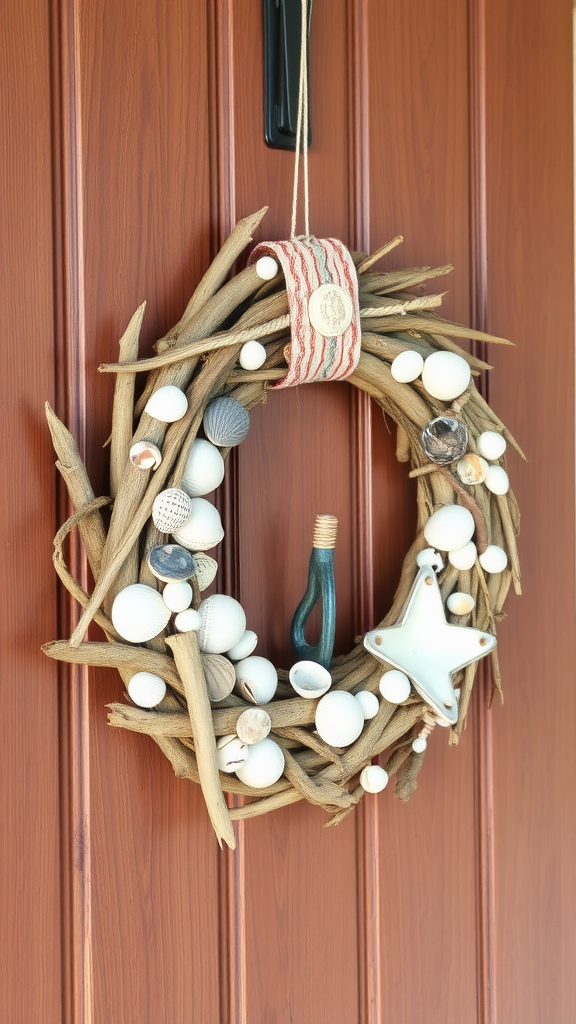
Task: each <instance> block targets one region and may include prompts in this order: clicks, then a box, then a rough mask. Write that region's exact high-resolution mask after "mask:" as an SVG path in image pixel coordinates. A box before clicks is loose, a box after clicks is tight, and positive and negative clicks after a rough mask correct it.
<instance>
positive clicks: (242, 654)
mask: <svg viewBox="0 0 576 1024" xmlns="http://www.w3.org/2000/svg"><path fill="white" fill-rule="evenodd" d="M257 643H258V637H257V636H256V633H254V632H253V630H251V629H247V630H246V631H245V632H244V634H243V635H242V636H241V637H240V639H239V641H238V643H237V644H235V645H234V647H231V648H230V650H229V651H226V657H228V658H230V661H242V658H249V657H250V655H251V654H252V651H254V650H256V644H257Z"/></svg>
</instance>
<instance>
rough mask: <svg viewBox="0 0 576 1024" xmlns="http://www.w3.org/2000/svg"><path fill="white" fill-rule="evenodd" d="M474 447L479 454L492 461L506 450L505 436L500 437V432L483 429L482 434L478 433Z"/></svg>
mask: <svg viewBox="0 0 576 1024" xmlns="http://www.w3.org/2000/svg"><path fill="white" fill-rule="evenodd" d="M476 447H477V449H478V451H479V452H480V455H483V456H484V458H485V459H490V461H491V462H494V460H495V459H499V458H500V457H501V456H502V455H504V452H505V451H506V438H505V437H502V434H498V433H497V432H496V431H495V430H485V431H483V433H482V434H479V435H478V438H477V441H476Z"/></svg>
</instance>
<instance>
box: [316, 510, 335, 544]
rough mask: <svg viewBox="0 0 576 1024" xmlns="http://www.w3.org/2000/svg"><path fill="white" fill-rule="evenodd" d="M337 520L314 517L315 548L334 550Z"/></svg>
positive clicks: (327, 517)
mask: <svg viewBox="0 0 576 1024" xmlns="http://www.w3.org/2000/svg"><path fill="white" fill-rule="evenodd" d="M337 530H338V520H337V518H336V516H320V515H319V516H316V519H315V520H314V540H313V545H314V547H315V548H335V547H336V532H337Z"/></svg>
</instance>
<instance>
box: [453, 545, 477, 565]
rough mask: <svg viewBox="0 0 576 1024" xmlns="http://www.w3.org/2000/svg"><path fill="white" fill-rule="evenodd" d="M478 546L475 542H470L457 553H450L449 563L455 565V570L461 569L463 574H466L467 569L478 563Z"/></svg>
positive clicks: (458, 549)
mask: <svg viewBox="0 0 576 1024" xmlns="http://www.w3.org/2000/svg"><path fill="white" fill-rule="evenodd" d="M477 554H478V552H477V550H476V545H475V543H474V541H473V540H469V541H468V543H467V544H464V545H463V547H461V548H456V550H455V551H449V552H448V561H449V562H450V565H453V566H454V568H455V569H460V571H461V572H466V570H467V569H471V568H472V566H473V565H474V562H475V561H476V555H477Z"/></svg>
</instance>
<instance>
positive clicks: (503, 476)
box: [486, 466, 510, 494]
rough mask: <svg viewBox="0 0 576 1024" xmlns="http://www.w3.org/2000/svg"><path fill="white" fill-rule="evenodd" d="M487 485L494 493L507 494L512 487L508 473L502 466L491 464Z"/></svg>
mask: <svg viewBox="0 0 576 1024" xmlns="http://www.w3.org/2000/svg"><path fill="white" fill-rule="evenodd" d="M486 487H487V488H488V490H489V491H492V494H507V493H508V491H509V489H510V481H509V479H508V473H507V472H506V470H505V469H502V466H490V468H489V470H488V476H487V477H486Z"/></svg>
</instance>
